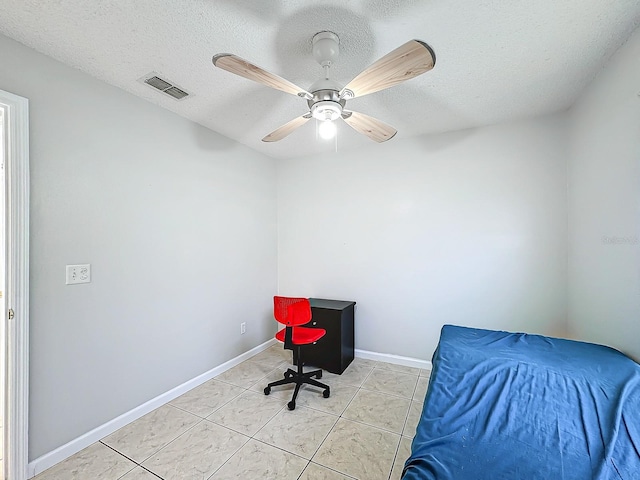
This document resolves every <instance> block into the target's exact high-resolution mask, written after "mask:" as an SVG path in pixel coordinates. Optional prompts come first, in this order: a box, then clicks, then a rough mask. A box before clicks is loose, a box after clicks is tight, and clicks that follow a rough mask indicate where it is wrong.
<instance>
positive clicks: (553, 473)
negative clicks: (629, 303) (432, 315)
mask: <svg viewBox="0 0 640 480" xmlns="http://www.w3.org/2000/svg"><path fill="white" fill-rule="evenodd" d="M436 479H437V480H449V479H450V480H482V479H487V480H488V479H491V480H517V479H526V480H533V479H545V480H551V479H553V480H587V479H598V480H609V479H612V480H613V479H615V480H620V479H622V480H637V479H640V365H638V364H637V363H635V362H634V361H632V360H631V359H629V358H628V357H626V356H625V355H623V354H622V353H620V352H618V351H617V350H614V349H611V348H608V347H604V346H601V345H594V344H589V343H583V342H576V341H571V340H561V339H555V338H548V337H544V336H540V335H527V334H521V333H517V334H516V333H507V332H497V331H490V330H479V329H473V328H465V327H458V326H453V325H445V326H444V327H443V328H442V332H441V335H440V341H439V343H438V348H437V349H436V352H435V353H434V356H433V370H432V373H431V379H430V381H429V387H428V390H427V394H426V397H425V401H424V406H423V410H422V415H421V417H420V421H419V423H418V428H417V429H416V435H415V437H414V439H413V443H412V447H411V455H410V457H409V459H408V460H407V461H406V463H405V466H404V470H403V475H402V480H436Z"/></svg>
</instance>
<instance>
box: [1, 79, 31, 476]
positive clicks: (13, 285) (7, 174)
mask: <svg viewBox="0 0 640 480" xmlns="http://www.w3.org/2000/svg"><path fill="white" fill-rule="evenodd" d="M0 118H1V121H0V150H1V152H2V153H1V154H0V166H1V168H0V218H2V222H0V241H1V243H0V245H2V246H3V249H2V250H1V252H2V253H1V254H0V291H1V292H2V294H1V297H0V336H1V341H0V362H1V363H2V368H0V388H1V390H2V391H1V392H0V393H1V395H0V403H1V407H2V408H0V412H1V413H0V422H1V425H2V428H1V433H2V435H0V437H1V439H2V440H0V443H1V445H0V446H1V447H2V448H0V451H1V455H2V461H1V462H0V463H1V465H2V468H1V469H0V479H2V480H4V479H7V480H9V479H10V480H25V479H26V478H27V462H28V444H27V431H28V409H27V407H28V388H29V382H28V373H29V365H28V361H29V104H28V101H27V99H25V98H22V97H18V96H17V95H12V94H10V93H8V92H4V91H2V90H0Z"/></svg>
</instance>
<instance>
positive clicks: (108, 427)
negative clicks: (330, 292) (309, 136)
mask: <svg viewBox="0 0 640 480" xmlns="http://www.w3.org/2000/svg"><path fill="white" fill-rule="evenodd" d="M276 343H277V341H276V340H275V339H274V338H272V339H271V340H268V341H266V342H264V343H262V344H260V345H258V346H257V347H254V348H252V349H251V350H249V351H247V352H245V353H243V354H241V355H238V356H237V357H235V358H232V359H231V360H229V361H228V362H225V363H223V364H222V365H218V366H217V367H215V368H212V369H211V370H209V371H207V372H205V373H203V374H202V375H198V376H197V377H195V378H193V379H191V380H189V381H187V382H185V383H183V384H182V385H178V386H177V387H175V388H172V389H171V390H169V391H168V392H165V393H163V394H161V395H158V396H157V397H155V398H152V399H151V400H149V401H148V402H145V403H143V404H142V405H139V406H137V407H136V408H134V409H132V410H129V411H128V412H126V413H123V414H122V415H120V416H119V417H116V418H114V419H113V420H110V421H109V422H107V423H105V424H103V425H100V426H99V427H96V428H94V429H93V430H91V431H90V432H87V433H85V434H84V435H81V436H80V437H78V438H76V439H74V440H71V441H70V442H68V443H66V444H64V445H62V446H61V447H58V448H56V449H55V450H53V451H51V452H49V453H46V454H44V455H42V456H41V457H38V458H36V459H35V460H33V461H31V462H29V465H28V466H27V478H33V477H35V476H36V475H37V474H39V473H41V472H43V471H44V470H46V469H47V468H50V467H52V466H54V465H55V464H56V463H59V462H61V461H63V460H65V459H66V458H69V457H70V456H71V455H74V454H76V453H78V452H79V451H80V450H82V449H84V448H87V447H88V446H90V445H92V444H94V443H95V442H97V441H99V440H101V439H102V438H104V437H106V436H107V435H110V434H112V433H113V432H115V431H116V430H118V429H120V428H122V427H124V426H125V425H127V424H129V423H131V422H133V421H134V420H137V419H138V418H140V417H142V416H144V415H146V414H147V413H149V412H151V411H153V410H155V409H156V408H158V407H161V406H162V405H164V404H166V403H168V402H170V401H171V400H173V399H175V398H178V397H179V396H180V395H182V394H184V393H186V392H188V391H189V390H191V389H193V388H195V387H197V386H199V385H201V384H203V383H204V382H206V381H207V380H211V379H212V378H213V377H215V376H217V375H220V374H221V373H222V372H225V371H227V370H229V369H230V368H233V367H235V366H236V365H238V364H239V363H242V362H244V361H245V360H248V359H249V358H251V357H253V356H254V355H257V354H258V353H260V352H262V351H264V350H266V349H267V348H269V347H270V346H271V345H275V344H276ZM355 356H356V357H358V358H364V359H368V360H376V361H379V362H387V363H393V364H396V365H404V366H407V367H416V368H426V369H431V362H429V361H427V360H420V359H418V358H411V357H403V356H400V355H391V354H389V353H377V352H369V351H367V350H358V349H356V350H355Z"/></svg>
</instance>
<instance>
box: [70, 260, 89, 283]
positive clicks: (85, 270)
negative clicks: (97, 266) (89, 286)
mask: <svg viewBox="0 0 640 480" xmlns="http://www.w3.org/2000/svg"><path fill="white" fill-rule="evenodd" d="M89 282H91V264H90V263H87V264H84V265H67V285H75V284H76V283H89Z"/></svg>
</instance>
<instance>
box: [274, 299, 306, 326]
mask: <svg viewBox="0 0 640 480" xmlns="http://www.w3.org/2000/svg"><path fill="white" fill-rule="evenodd" d="M273 316H274V317H275V319H276V320H277V321H278V322H280V323H282V324H283V325H286V326H287V327H297V326H299V325H304V324H305V323H309V321H310V320H311V305H310V304H309V300H308V299H306V298H294V297H277V296H276V297H273Z"/></svg>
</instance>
